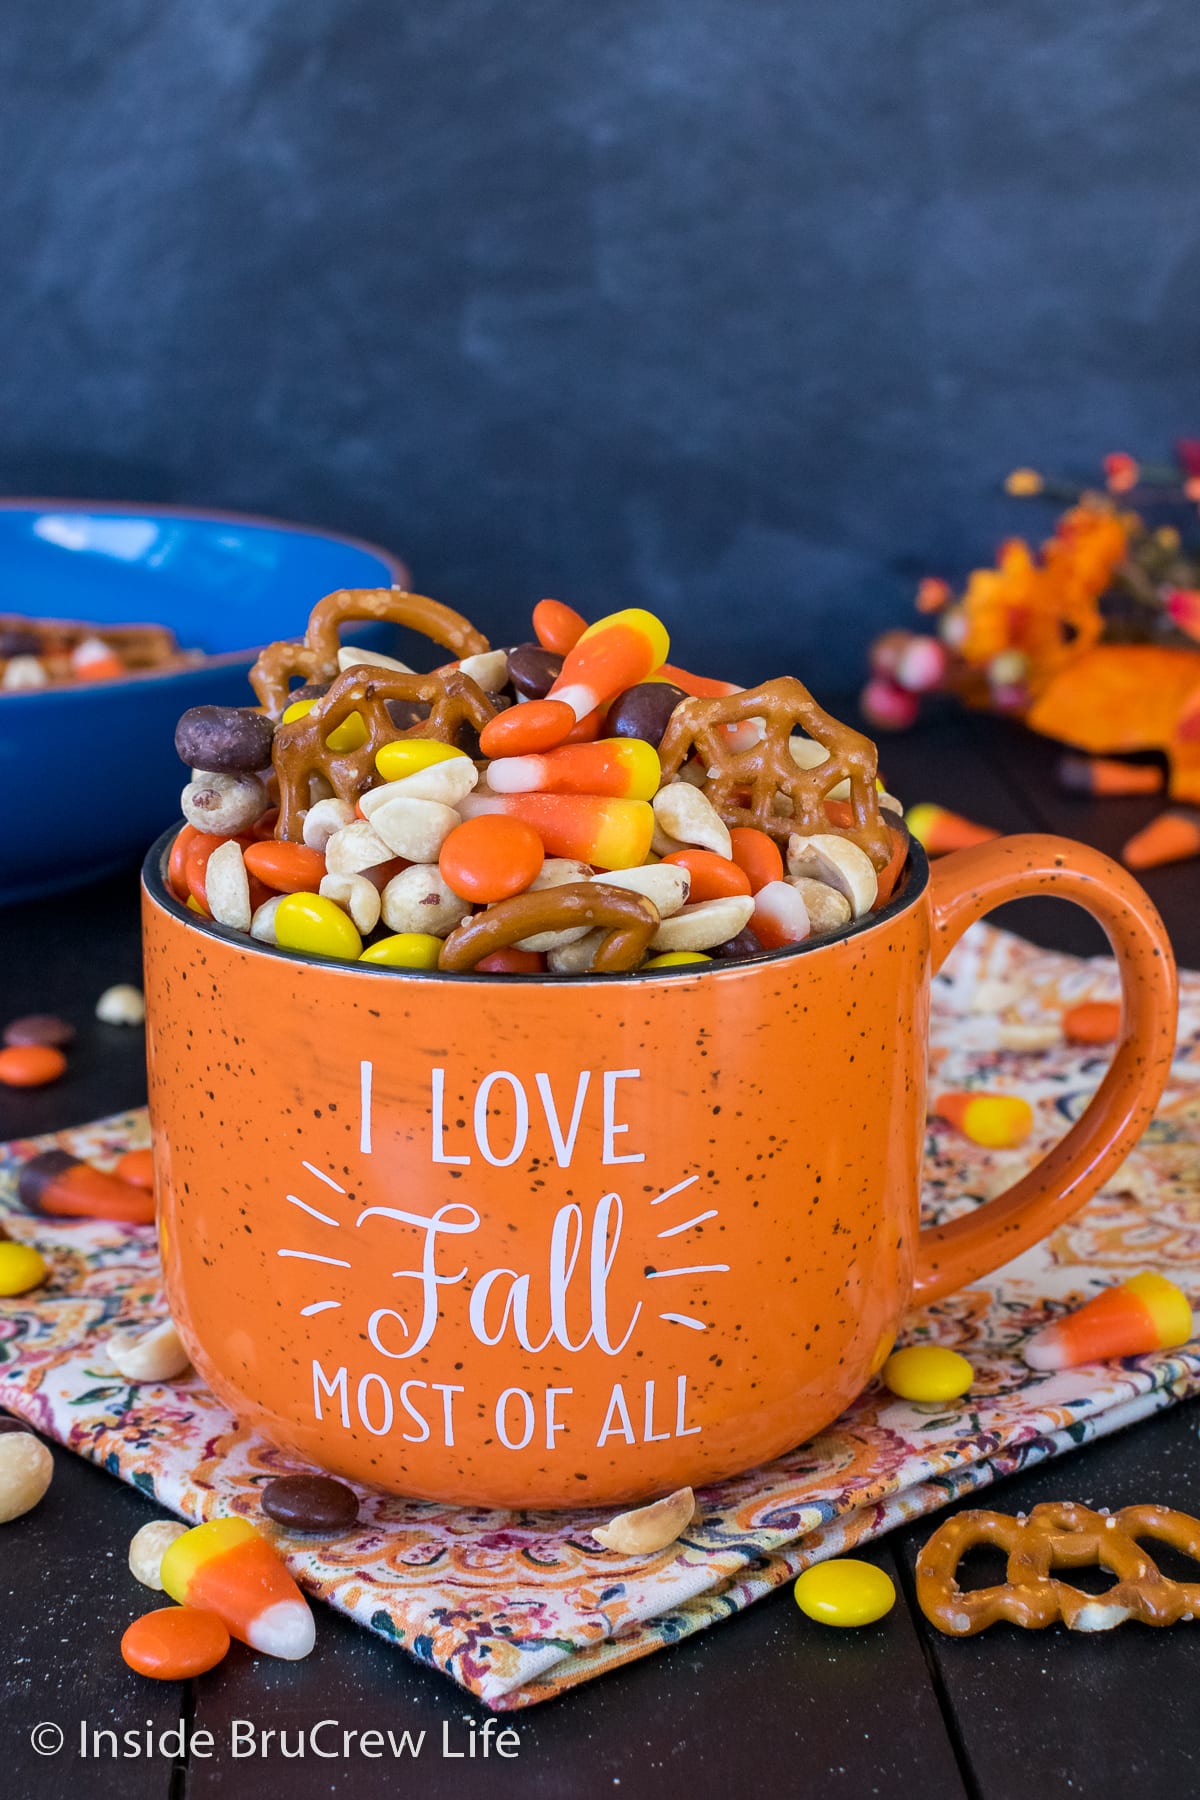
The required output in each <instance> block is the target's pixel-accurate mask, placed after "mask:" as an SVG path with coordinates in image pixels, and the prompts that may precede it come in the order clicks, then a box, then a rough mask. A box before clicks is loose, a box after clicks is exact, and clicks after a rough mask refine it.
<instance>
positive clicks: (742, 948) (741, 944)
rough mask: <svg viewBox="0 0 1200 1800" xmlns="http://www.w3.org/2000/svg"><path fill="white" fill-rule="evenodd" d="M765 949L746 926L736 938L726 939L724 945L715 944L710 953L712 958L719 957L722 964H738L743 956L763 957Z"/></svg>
mask: <svg viewBox="0 0 1200 1800" xmlns="http://www.w3.org/2000/svg"><path fill="white" fill-rule="evenodd" d="M762 953H763V947H762V945H761V944H760V943H759V941H758V939H757V938H756V937H755V935H754V933H753V932H752V931H751V929H750V927H749V926H748V925H744V926H743V927H742V929H741V930H740V931H739V932H738V934H737V936H736V937H731V938H726V939H725V942H724V943H723V944H714V945H713V947H712V949H711V950H710V951H709V953H708V954H709V955H710V956H715V957H719V958H720V960H721V961H722V962H737V961H738V959H739V958H740V957H743V956H761V955H762Z"/></svg>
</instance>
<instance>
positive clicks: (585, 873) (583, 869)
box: [515, 856, 592, 954]
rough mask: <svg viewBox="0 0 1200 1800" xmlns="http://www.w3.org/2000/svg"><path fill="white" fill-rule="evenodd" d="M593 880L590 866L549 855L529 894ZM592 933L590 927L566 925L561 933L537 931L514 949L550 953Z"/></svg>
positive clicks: (569, 857) (567, 858) (519, 942)
mask: <svg viewBox="0 0 1200 1800" xmlns="http://www.w3.org/2000/svg"><path fill="white" fill-rule="evenodd" d="M591 878H592V868H591V864H590V863H585V862H577V861H576V860H575V858H574V857H571V856H548V857H547V858H546V860H545V862H544V863H543V864H542V866H541V868H540V869H539V870H538V872H537V874H536V875H535V876H534V878H533V880H532V881H531V882H530V884H529V889H528V891H529V892H530V893H533V892H535V891H542V890H544V889H546V888H556V887H569V886H571V885H572V884H573V883H575V882H577V881H590V880H591ZM591 930H592V927H591V926H590V925H564V926H563V928H562V930H561V931H535V932H534V933H533V935H532V937H527V938H519V939H518V940H517V943H516V946H515V947H516V948H517V949H518V950H533V951H538V952H542V953H544V954H546V953H549V952H550V951H551V950H562V949H564V948H565V947H566V946H567V945H568V944H577V943H578V942H579V940H580V939H581V938H585V937H587V935H588V933H589V932H590V931H591Z"/></svg>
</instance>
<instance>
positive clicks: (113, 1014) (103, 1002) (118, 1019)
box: [96, 981, 146, 1025]
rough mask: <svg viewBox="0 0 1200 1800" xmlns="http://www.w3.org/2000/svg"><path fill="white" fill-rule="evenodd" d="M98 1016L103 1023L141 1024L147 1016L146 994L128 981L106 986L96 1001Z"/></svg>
mask: <svg viewBox="0 0 1200 1800" xmlns="http://www.w3.org/2000/svg"><path fill="white" fill-rule="evenodd" d="M96 1017H97V1018H98V1019H99V1021H100V1023H101V1024H102V1025H141V1024H144V1023H145V1018H146V996H145V995H144V994H143V992H142V990H141V988H135V987H132V986H131V985H130V983H129V982H127V981H119V982H118V983H117V985H116V986H115V987H110V988H105V990H104V992H103V993H102V994H101V996H100V998H99V999H98V1000H97V1002H96Z"/></svg>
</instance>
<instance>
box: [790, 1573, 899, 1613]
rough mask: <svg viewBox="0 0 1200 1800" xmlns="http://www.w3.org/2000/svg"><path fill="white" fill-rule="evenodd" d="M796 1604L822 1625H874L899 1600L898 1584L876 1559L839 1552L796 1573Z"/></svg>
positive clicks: (793, 1590)
mask: <svg viewBox="0 0 1200 1800" xmlns="http://www.w3.org/2000/svg"><path fill="white" fill-rule="evenodd" d="M792 1592H793V1594H794V1595H795V1597H796V1605H797V1606H798V1607H799V1608H800V1611H801V1612H802V1613H806V1614H807V1615H808V1617H809V1618H810V1619H815V1620H816V1621H817V1623H818V1624H819V1625H839V1626H843V1627H845V1626H854V1625H873V1624H874V1623H875V1621H876V1619H882V1618H883V1616H884V1614H885V1613H890V1612H891V1610H892V1608H893V1606H895V1604H896V1586H895V1583H894V1582H893V1581H892V1578H891V1576H890V1575H886V1574H885V1573H884V1571H883V1570H882V1569H877V1568H876V1567H875V1564H874V1563H869V1562H860V1561H859V1560H858V1558H857V1557H854V1556H836V1557H833V1558H832V1559H831V1560H830V1561H829V1562H820V1563H814V1564H813V1566H812V1568H811V1569H805V1571H804V1573H803V1574H802V1575H798V1576H797V1577H796V1585H795V1587H794V1588H793V1589H792Z"/></svg>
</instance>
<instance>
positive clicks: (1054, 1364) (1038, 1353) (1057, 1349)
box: [1021, 1326, 1070, 1375]
mask: <svg viewBox="0 0 1200 1800" xmlns="http://www.w3.org/2000/svg"><path fill="white" fill-rule="evenodd" d="M1021 1355H1022V1356H1023V1357H1024V1358H1025V1363H1026V1366H1027V1367H1028V1368H1030V1369H1036V1370H1037V1372H1038V1374H1039V1375H1049V1374H1052V1373H1053V1372H1054V1371H1055V1370H1056V1369H1065V1368H1068V1367H1069V1366H1070V1365H1069V1361H1068V1358H1067V1356H1066V1355H1065V1353H1064V1350H1063V1346H1062V1344H1061V1342H1060V1341H1059V1334H1058V1332H1057V1331H1055V1330H1054V1328H1053V1326H1051V1327H1050V1328H1049V1329H1047V1330H1045V1331H1035V1332H1034V1334H1033V1336H1032V1337H1031V1338H1030V1339H1029V1342H1028V1343H1027V1344H1026V1345H1025V1348H1024V1349H1023V1350H1022V1352H1021Z"/></svg>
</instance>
